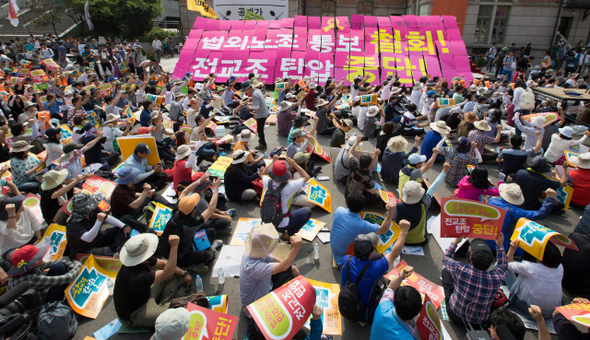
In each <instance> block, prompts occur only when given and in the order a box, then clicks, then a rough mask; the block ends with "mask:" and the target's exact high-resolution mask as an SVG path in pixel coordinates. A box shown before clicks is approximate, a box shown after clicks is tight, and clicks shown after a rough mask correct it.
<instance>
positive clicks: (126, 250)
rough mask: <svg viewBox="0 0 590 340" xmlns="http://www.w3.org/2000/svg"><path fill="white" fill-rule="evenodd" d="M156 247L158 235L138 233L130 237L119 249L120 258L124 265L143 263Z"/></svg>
mask: <svg viewBox="0 0 590 340" xmlns="http://www.w3.org/2000/svg"><path fill="white" fill-rule="evenodd" d="M156 249H158V236H156V235H154V234H148V233H145V234H139V235H135V236H133V237H132V238H130V239H129V240H128V241H127V242H125V244H124V245H123V248H122V249H121V253H120V255H119V256H120V260H121V263H123V265H124V266H125V267H133V266H137V265H138V264H140V263H143V262H144V261H146V260H147V259H149V258H150V257H152V255H154V253H155V252H156Z"/></svg>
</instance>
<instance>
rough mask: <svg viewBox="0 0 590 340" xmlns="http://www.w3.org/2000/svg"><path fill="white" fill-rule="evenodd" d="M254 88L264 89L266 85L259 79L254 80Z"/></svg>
mask: <svg viewBox="0 0 590 340" xmlns="http://www.w3.org/2000/svg"><path fill="white" fill-rule="evenodd" d="M252 87H254V88H259V87H264V83H263V82H261V81H260V80H258V79H254V81H253V82H252Z"/></svg>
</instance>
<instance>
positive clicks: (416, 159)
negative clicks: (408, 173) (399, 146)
mask: <svg viewBox="0 0 590 340" xmlns="http://www.w3.org/2000/svg"><path fill="white" fill-rule="evenodd" d="M427 159H428V158H427V157H426V156H425V155H419V154H417V153H413V154H411V155H410V156H409V157H408V163H410V164H411V165H418V164H420V163H423V162H426V160H427Z"/></svg>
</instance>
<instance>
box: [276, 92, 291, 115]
mask: <svg viewBox="0 0 590 340" xmlns="http://www.w3.org/2000/svg"><path fill="white" fill-rule="evenodd" d="M289 94H290V93H289ZM290 108H291V103H289V102H288V101H286V100H283V101H282V102H281V106H279V112H284V111H287V110H289V109H290Z"/></svg>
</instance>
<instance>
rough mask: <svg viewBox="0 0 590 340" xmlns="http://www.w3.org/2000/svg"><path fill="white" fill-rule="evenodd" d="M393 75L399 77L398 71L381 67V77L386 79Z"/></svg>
mask: <svg viewBox="0 0 590 340" xmlns="http://www.w3.org/2000/svg"><path fill="white" fill-rule="evenodd" d="M389 76H391V77H392V78H393V79H395V78H397V71H396V70H388V69H384V68H382V69H381V79H383V81H385V79H387V77H389Z"/></svg>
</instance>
